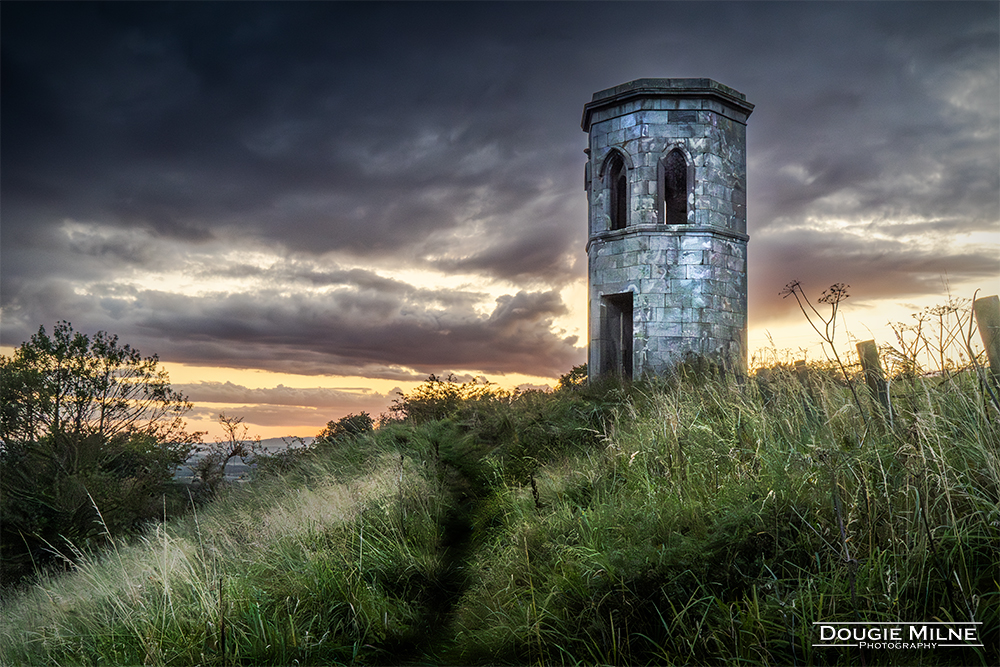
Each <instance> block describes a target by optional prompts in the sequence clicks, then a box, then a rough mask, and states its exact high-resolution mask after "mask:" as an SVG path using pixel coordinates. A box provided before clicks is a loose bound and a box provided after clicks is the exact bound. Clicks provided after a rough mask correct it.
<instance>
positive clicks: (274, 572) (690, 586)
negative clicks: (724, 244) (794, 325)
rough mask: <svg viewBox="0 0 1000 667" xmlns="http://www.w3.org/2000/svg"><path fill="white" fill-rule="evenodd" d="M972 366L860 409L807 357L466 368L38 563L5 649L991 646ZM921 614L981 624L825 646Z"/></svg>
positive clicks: (228, 651)
mask: <svg viewBox="0 0 1000 667" xmlns="http://www.w3.org/2000/svg"><path fill="white" fill-rule="evenodd" d="M976 382H977V381H976V378H975V376H974V375H972V374H971V373H962V372H958V373H951V374H950V375H949V376H948V378H941V377H916V376H913V377H908V378H906V379H905V381H901V382H898V383H897V384H896V385H895V386H894V394H893V401H894V405H895V411H896V415H895V418H894V420H893V423H892V424H891V425H890V424H889V423H888V422H882V421H880V420H878V419H869V420H868V423H867V426H868V427H867V428H866V422H865V421H864V420H863V419H862V418H861V415H860V414H859V406H858V405H857V404H856V402H855V401H854V400H853V399H852V397H851V395H850V393H849V391H848V390H847V388H846V386H845V385H844V384H843V382H840V381H838V380H837V377H836V376H834V375H832V374H830V373H826V372H823V371H822V370H817V369H814V370H813V371H812V372H811V374H810V377H809V378H808V382H805V383H803V382H802V381H801V380H800V379H799V378H798V377H797V376H796V375H795V374H793V373H792V372H791V371H788V370H785V369H783V368H781V367H775V368H773V369H771V370H770V371H769V372H768V373H766V374H759V375H758V376H757V377H755V378H750V379H748V380H746V381H745V382H744V383H742V384H735V383H730V382H724V381H720V380H713V379H710V378H700V379H695V378H685V377H678V378H672V379H669V380H660V381H655V382H648V383H636V384H633V385H628V386H615V385H610V386H603V387H590V388H577V389H568V388H567V389H564V390H561V391H558V392H550V393H539V392H528V393H521V394H516V393H515V394H511V393H506V392H502V391H497V390H481V389H479V388H477V391H476V392H474V393H473V394H470V395H468V396H465V397H463V398H462V399H461V400H458V401H454V402H447V403H446V404H445V403H442V404H441V405H437V404H435V405H436V408H435V409H437V408H439V407H441V406H442V405H443V406H444V407H443V408H441V409H442V410H443V411H441V412H438V413H435V414H434V415H432V416H428V414H425V413H423V412H421V413H420V414H421V420H420V423H411V422H408V421H405V420H404V421H401V422H391V423H385V424H383V426H382V427H381V428H380V429H378V430H377V431H375V432H374V433H371V434H368V435H363V436H357V437H355V438H353V439H349V440H346V441H338V443H336V445H335V446H331V447H327V448H319V449H316V450H314V451H312V452H310V453H309V454H308V455H306V456H303V458H302V460H301V461H300V462H299V464H298V465H297V466H295V467H292V468H291V469H290V470H289V471H287V472H285V473H282V474H280V475H279V474H274V475H271V476H267V477H261V478H259V479H257V480H255V481H254V482H252V483H251V484H249V485H246V486H244V487H242V488H233V489H230V490H229V491H228V492H226V493H223V494H221V496H220V498H219V499H218V500H216V501H215V502H213V503H212V504H210V505H208V506H207V507H205V508H203V509H199V510H198V511H197V512H196V513H194V514H192V515H191V516H189V517H187V518H185V519H183V520H175V521H172V522H170V523H165V524H163V525H160V526H158V527H155V528H153V529H151V530H150V532H148V533H147V534H146V535H145V537H144V538H143V539H141V540H138V541H136V542H133V543H130V544H117V545H115V547H114V548H113V549H111V550H110V551H107V552H103V553H101V554H93V555H90V556H88V557H86V558H83V559H82V560H79V561H78V562H79V564H78V565H77V566H76V568H75V571H74V572H71V573H69V574H67V575H59V576H51V577H47V578H43V579H41V580H40V581H39V582H38V583H37V584H36V585H35V586H34V587H33V588H32V589H31V590H29V591H27V592H26V593H24V594H23V595H20V596H18V597H17V598H12V599H9V600H7V601H5V602H4V603H3V605H4V606H3V609H2V612H3V617H4V621H5V622H4V624H3V627H2V628H0V663H2V664H97V663H105V664H107V663H112V664H162V665H166V664H208V665H223V664H276V665H285V664H293V663H298V664H340V663H390V664H397V663H400V662H419V661H424V662H432V663H435V664H473V663H491V664H496V663H503V664H528V663H538V664H719V663H726V664H737V663H739V664H760V665H770V664H803V665H804V664H859V663H860V662H861V660H862V659H864V661H865V663H866V664H868V665H877V664H928V665H929V664H935V665H937V664H983V665H989V664H996V663H998V662H1000V654H998V650H997V646H998V644H1000V611H998V610H1000V588H998V583H997V582H998V581H1000V550H998V546H997V545H998V544H1000V510H998V507H1000V432H998V425H997V417H996V415H995V414H992V413H990V412H988V410H989V409H990V408H989V407H988V406H987V405H986V404H985V402H984V400H983V397H982V395H981V393H980V390H979V387H978V385H977V383H976ZM445 408H446V409H445ZM872 414H875V411H874V409H873V410H872ZM924 620H942V621H947V620H956V621H970V620H972V621H977V622H981V623H982V625H981V626H979V627H980V628H981V637H982V639H983V644H984V645H985V646H984V647H983V648H955V649H944V648H938V649H934V650H933V651H929V650H928V651H909V652H906V651H902V652H891V651H889V652H886V651H883V652H870V653H867V654H865V655H864V656H861V655H859V654H858V653H857V652H856V650H854V649H829V648H816V647H814V646H813V644H814V643H816V639H817V637H816V635H815V631H814V626H813V623H814V622H819V621H822V622H833V621H868V622H875V621H924Z"/></svg>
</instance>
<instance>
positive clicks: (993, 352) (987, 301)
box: [972, 294, 1000, 379]
mask: <svg viewBox="0 0 1000 667" xmlns="http://www.w3.org/2000/svg"><path fill="white" fill-rule="evenodd" d="M972 310H973V311H974V312H975V314H976V324H977V325H978V326H979V337H980V338H982V339H983V347H985V348H986V358H987V359H989V361H990V373H992V374H993V378H994V379H1000V297H998V296H997V295H996V294H994V295H993V296H984V297H983V298H981V299H976V301H975V303H973V304H972Z"/></svg>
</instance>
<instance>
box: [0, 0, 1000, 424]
mask: <svg viewBox="0 0 1000 667" xmlns="http://www.w3.org/2000/svg"><path fill="white" fill-rule="evenodd" d="M0 19H2V20H0V30H2V36H0V49H2V55H0V67H2V73H0V85H2V93H0V299H2V301H0V308H2V311H0V316H2V317H0V343H2V345H3V346H5V349H6V350H9V349H10V347H11V346H16V345H18V344H19V343H20V342H21V341H23V340H26V339H27V338H28V337H29V336H30V335H31V334H32V333H33V332H34V331H36V330H37V329H38V327H39V326H41V325H44V326H46V327H47V328H48V329H51V326H52V325H53V324H54V323H55V322H57V321H59V320H68V321H70V322H71V323H72V324H73V326H74V328H75V329H77V330H79V331H84V332H87V333H92V332H94V331H97V330H106V331H109V332H113V333H116V334H118V335H119V336H120V337H121V338H122V340H124V341H126V342H129V343H131V344H132V345H133V346H135V347H137V348H139V349H140V350H141V351H143V353H146V354H151V353H156V354H158V355H159V357H160V358H161V360H163V361H164V362H168V363H173V364H180V365H182V366H179V367H182V368H183V367H187V368H198V369H223V370H219V371H218V372H217V373H215V374H212V373H209V372H208V371H207V370H205V371H202V372H201V375H198V374H197V373H188V374H186V375H185V374H183V373H181V381H182V385H181V388H182V389H184V390H185V391H186V393H188V394H189V395H190V396H191V398H192V399H193V400H195V401H196V403H198V402H200V403H201V404H204V405H212V406H216V405H231V406H240V407H241V408H242V409H244V413H245V414H247V415H248V421H249V422H251V423H253V424H259V425H262V426H275V427H281V426H283V425H289V424H299V423H305V422H303V421H301V420H302V419H305V418H306V415H311V417H310V419H311V420H312V421H310V422H309V423H311V424H314V423H319V424H322V423H325V421H326V420H327V419H333V418H336V417H339V416H341V415H342V414H345V413H346V412H350V411H357V410H360V409H366V410H369V411H372V412H378V410H379V408H378V407H377V406H378V405H384V404H385V402H386V401H387V399H388V398H391V396H390V387H393V386H401V387H406V386H411V385H408V384H407V383H412V382H414V381H418V380H420V379H423V378H424V377H426V376H427V374H428V373H442V372H449V371H454V372H456V373H464V374H474V375H478V374H485V375H487V376H489V377H490V378H491V379H497V380H500V379H502V378H504V377H509V378H517V379H522V380H523V379H526V378H527V379H529V380H530V379H536V380H538V381H539V382H541V381H542V380H544V379H545V378H550V379H551V378H553V377H557V376H558V375H559V374H561V373H565V372H566V371H568V370H569V369H570V368H571V367H572V366H573V365H574V364H578V363H582V362H583V361H584V360H585V354H584V345H585V338H586V330H585V327H586V324H585V313H586V301H585V294H586V289H585V280H586V255H585V251H584V246H585V243H586V226H587V225H586V200H585V194H584V190H583V168H584V159H585V156H584V154H583V148H584V147H585V146H586V135H585V134H584V133H583V132H582V131H581V129H580V119H581V114H582V109H583V105H584V104H585V103H586V102H588V101H589V100H590V99H591V96H592V94H593V93H594V92H595V91H598V90H602V89H604V88H608V87H611V86H614V85H616V84H619V83H623V82H625V81H629V80H632V79H636V78H642V77H708V78H713V79H716V80H718V81H720V82H721V83H724V84H726V85H728V86H731V87H733V88H735V89H737V90H739V91H740V92H742V93H744V94H745V95H746V96H747V99H748V100H749V101H750V102H752V103H753V104H755V105H756V108H755V110H754V113H753V115H752V116H751V117H750V120H749V123H748V131H747V135H748V140H747V141H748V144H747V152H748V228H749V233H750V236H751V240H750V244H749V256H750V260H749V263H750V265H749V274H750V275H749V280H750V300H749V308H750V323H751V329H752V336H751V341H753V332H761V331H764V330H779V329H780V327H782V326H785V325H787V324H788V323H790V322H791V321H792V318H795V317H798V318H799V319H801V315H800V314H798V313H797V311H793V310H791V309H790V304H789V303H788V302H787V301H783V300H782V299H781V298H780V297H779V296H778V293H779V292H780V291H781V288H782V286H783V285H784V284H785V283H787V282H789V281H790V280H793V279H798V280H801V281H802V282H803V283H804V284H805V285H806V287H807V289H810V290H812V291H813V292H814V293H815V294H816V295H818V294H819V292H820V291H821V290H822V289H824V288H825V287H826V286H828V285H830V284H831V283H833V282H845V283H849V284H850V285H851V290H850V292H851V295H852V297H851V298H852V302H853V303H855V304H856V306H857V308H859V309H860V310H859V312H862V311H864V310H865V309H866V308H867V309H868V312H870V313H872V314H873V315H874V319H873V321H872V325H873V326H874V325H882V324H884V321H882V319H884V318H882V319H879V314H880V313H881V312H882V311H883V310H885V308H886V307H887V306H888V305H889V304H891V305H892V306H894V307H907V306H909V307H919V306H920V304H926V303H933V302H935V301H934V300H935V299H937V301H938V302H939V301H942V300H943V298H944V297H943V296H942V295H943V294H944V290H945V289H951V290H953V291H955V292H956V293H957V294H958V295H960V296H966V297H969V296H972V290H973V289H975V288H977V287H979V288H982V289H983V290H985V291H986V292H985V293H989V294H994V293H996V291H997V283H998V280H997V278H998V274H1000V259H998V258H1000V37H998V28H1000V5H998V4H997V3H995V2H986V3H962V2H943V3H933V2H919V3H913V4H911V3H905V2H891V3H885V4H880V3H868V2H865V3H831V4H827V3H823V2H809V3H804V2H803V3H792V2H782V3H774V4H772V3H765V2H741V3H713V2H698V3H695V2H685V3H677V4H674V3H635V4H633V3H613V4H605V3H591V2H588V3H576V2H559V3H551V4H549V3H531V2H529V3H511V4H507V3H488V2H486V3H442V4H432V3H419V2H417V3H403V4H395V3H381V2H379V3H374V2H371V3H367V2H366V3H318V2H317V3H312V2H310V3H280V4H278V3H275V4H270V3H248V4H241V3H204V4H201V3H186V2H185V3H179V2H178V3H165V4H158V3H109V4H89V3H21V2H9V1H5V2H3V3H2V5H0ZM928 299H930V300H931V301H927V300H928ZM227 370H228V372H229V374H228V375H227ZM250 373H257V375H256V376H251V375H248V374H250ZM254 377H255V378H256V380H253V378H254ZM295 378H298V380H295ZM303 378H305V379H303ZM320 378H326V379H325V380H321V379H320ZM331 378H340V381H338V382H334V381H333V380H331ZM279 380H280V382H279ZM296 383H297V385H298V386H294V387H293V385H295V384H296ZM334 385H335V386H334ZM205 411H206V412H207V411H209V408H205ZM296 420H300V421H296Z"/></svg>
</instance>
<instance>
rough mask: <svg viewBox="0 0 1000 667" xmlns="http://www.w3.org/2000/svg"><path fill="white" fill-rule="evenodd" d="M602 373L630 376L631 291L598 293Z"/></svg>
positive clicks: (630, 377)
mask: <svg viewBox="0 0 1000 667" xmlns="http://www.w3.org/2000/svg"><path fill="white" fill-rule="evenodd" d="M601 374H602V375H607V374H613V375H617V376H619V377H623V378H628V379H630V380H631V379H632V292H625V293H623V294H611V295H609V296H605V297H601Z"/></svg>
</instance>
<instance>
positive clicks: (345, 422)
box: [316, 412, 375, 444]
mask: <svg viewBox="0 0 1000 667" xmlns="http://www.w3.org/2000/svg"><path fill="white" fill-rule="evenodd" d="M374 428H375V420H374V419H372V417H371V415H369V414H368V413H367V412H359V413H358V414H354V413H353V412H352V413H351V414H349V415H346V416H344V417H341V418H340V419H338V420H337V421H330V422H327V423H326V428H324V429H323V430H322V431H320V432H319V434H318V435H317V436H316V442H317V443H325V444H333V443H335V442H338V441H339V440H343V439H344V438H346V437H351V436H355V435H360V434H362V433H367V432H368V431H371V430H374Z"/></svg>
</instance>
